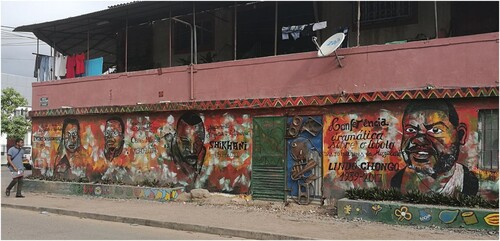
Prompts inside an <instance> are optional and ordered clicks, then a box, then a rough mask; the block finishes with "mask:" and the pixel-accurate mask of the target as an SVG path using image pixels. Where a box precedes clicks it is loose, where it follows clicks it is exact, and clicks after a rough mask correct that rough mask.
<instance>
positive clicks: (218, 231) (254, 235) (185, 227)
mask: <svg viewBox="0 0 500 241" xmlns="http://www.w3.org/2000/svg"><path fill="white" fill-rule="evenodd" d="M2 207H7V208H16V209H23V210H28V211H36V212H43V211H45V212H49V213H54V214H59V215H66V216H74V217H79V218H89V219H96V220H102V221H109V222H118V223H129V224H138V225H143V226H150V227H156V228H167V229H173V230H182V231H191V232H197V233H207V234H215V235H224V236H232V237H240V238H246V239H258V240H304V239H308V240H311V238H305V237H296V236H289V235H282V234H273V233H265V232H256V231H250V230H241V229H238V230H236V229H229V228H220V227H213V226H203V225H197V224H187V223H176V222H165V221H156V220H149V219H142V218H131V217H121V216H113V215H106V214H97V213H87V212H78V211H70V210H64V209H58V208H46V207H32V206H24V205H16V204H4V203H2Z"/></svg>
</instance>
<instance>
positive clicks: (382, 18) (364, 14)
mask: <svg viewBox="0 0 500 241" xmlns="http://www.w3.org/2000/svg"><path fill="white" fill-rule="evenodd" d="M360 8H361V9H360V10H361V18H360V24H361V25H363V26H371V25H376V24H379V23H387V22H397V23H401V24H408V23H411V22H415V21H416V20H417V14H416V12H417V4H415V2H392V1H389V2H371V1H369V2H361V7H360ZM356 12H357V9H356Z"/></svg>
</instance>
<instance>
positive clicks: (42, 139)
mask: <svg viewBox="0 0 500 241" xmlns="http://www.w3.org/2000/svg"><path fill="white" fill-rule="evenodd" d="M33 139H34V140H35V141H61V137H51V136H47V137H45V136H34V137H33Z"/></svg>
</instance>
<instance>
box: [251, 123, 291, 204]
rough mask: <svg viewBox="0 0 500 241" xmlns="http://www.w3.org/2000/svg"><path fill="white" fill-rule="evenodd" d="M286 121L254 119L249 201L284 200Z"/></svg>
mask: <svg viewBox="0 0 500 241" xmlns="http://www.w3.org/2000/svg"><path fill="white" fill-rule="evenodd" d="M285 122H286V120H285V118H284V117H255V118H253V145H254V147H253V155H252V156H253V157H252V159H253V161H252V185H251V190H252V197H253V198H254V199H268V200H283V201H284V200H285V197H286V191H285V186H286V179H285V178H286V173H285Z"/></svg>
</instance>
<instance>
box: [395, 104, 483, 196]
mask: <svg viewBox="0 0 500 241" xmlns="http://www.w3.org/2000/svg"><path fill="white" fill-rule="evenodd" d="M402 128H403V137H402V141H401V153H402V156H403V159H404V161H405V162H406V164H407V167H406V168H405V169H403V170H402V171H400V172H398V173H397V174H396V175H395V176H394V177H393V179H392V181H391V186H393V187H396V188H401V189H402V191H407V190H410V189H418V190H420V191H422V192H429V191H432V192H440V193H443V194H448V195H453V194H456V193H458V192H461V193H464V194H469V195H475V194H476V193H477V190H478V180H477V178H476V177H475V176H474V175H473V174H472V173H470V172H469V170H468V169H467V167H465V166H463V165H462V164H458V163H456V162H457V160H458V156H459V150H460V145H464V144H465V141H466V137H467V136H466V134H467V128H466V126H465V124H463V123H459V120H458V114H457V112H456V110H455V108H454V107H453V106H452V105H451V104H449V103H448V102H446V101H443V100H435V101H420V102H412V103H410V104H409V105H408V106H407V107H406V110H405V112H404V115H403V121H402Z"/></svg>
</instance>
